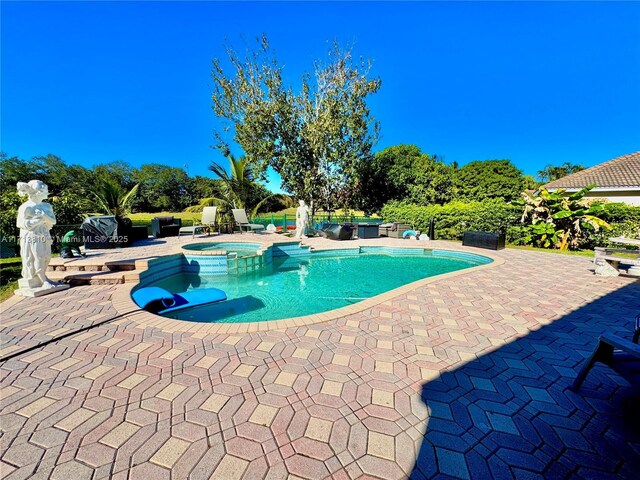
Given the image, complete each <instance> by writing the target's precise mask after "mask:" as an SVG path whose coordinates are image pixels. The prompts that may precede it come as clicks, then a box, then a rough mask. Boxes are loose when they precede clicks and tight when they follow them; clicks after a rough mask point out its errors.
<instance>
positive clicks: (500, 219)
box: [381, 199, 522, 240]
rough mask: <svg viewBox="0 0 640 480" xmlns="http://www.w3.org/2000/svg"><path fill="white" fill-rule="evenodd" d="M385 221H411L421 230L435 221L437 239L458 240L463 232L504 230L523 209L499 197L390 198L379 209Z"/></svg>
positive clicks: (514, 222)
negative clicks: (422, 201)
mask: <svg viewBox="0 0 640 480" xmlns="http://www.w3.org/2000/svg"><path fill="white" fill-rule="evenodd" d="M381 213H382V218H383V219H384V221H385V222H403V223H410V224H411V225H413V227H414V228H415V229H417V230H420V231H421V232H426V231H427V230H428V228H429V221H430V220H431V219H432V218H433V219H434V220H435V222H436V238H439V239H443V240H460V239H462V235H463V234H464V232H466V231H470V230H471V231H479V232H495V233H506V232H507V229H508V228H509V226H512V225H516V224H518V223H519V221H520V216H521V215H522V208H521V207H520V206H518V205H513V204H510V203H505V202H504V201H503V200H501V199H492V200H485V201H483V202H461V201H455V202H451V203H447V204H445V205H429V206H426V207H425V206H420V205H414V204H410V203H404V202H397V201H391V202H389V203H387V204H386V205H385V206H384V207H383V208H382V212H381Z"/></svg>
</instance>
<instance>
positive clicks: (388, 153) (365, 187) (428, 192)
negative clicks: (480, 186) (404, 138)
mask: <svg viewBox="0 0 640 480" xmlns="http://www.w3.org/2000/svg"><path fill="white" fill-rule="evenodd" d="M453 172H454V169H453V167H452V166H449V165H446V164H445V163H443V162H442V161H440V159H439V158H438V157H437V156H436V155H429V154H426V153H422V151H421V150H420V148H418V147H417V146H416V145H396V146H393V147H388V148H385V149H384V150H382V151H380V152H377V153H376V154H375V155H374V157H373V158H372V159H371V160H370V161H363V162H361V163H360V167H359V169H358V207H359V208H361V209H362V210H364V211H365V212H367V213H371V212H379V211H380V209H381V208H382V207H383V206H384V204H385V203H387V202H388V201H390V200H405V201H407V202H409V203H414V204H417V205H429V204H439V205H442V204H443V203H446V202H448V201H450V200H452V198H453V193H454V192H453V182H452V177H453Z"/></svg>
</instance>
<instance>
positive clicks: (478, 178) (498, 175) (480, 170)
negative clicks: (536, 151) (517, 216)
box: [455, 160, 531, 202]
mask: <svg viewBox="0 0 640 480" xmlns="http://www.w3.org/2000/svg"><path fill="white" fill-rule="evenodd" d="M530 183H531V182H530V181H527V180H525V178H524V176H523V175H522V171H521V170H519V169H518V168H516V167H515V166H514V165H513V164H512V163H511V161H509V160H484V161H476V162H471V163H468V164H466V165H465V166H464V167H462V168H459V169H458V170H457V171H456V175H455V186H456V190H457V193H456V197H455V198H456V199H458V200H464V201H478V202H481V201H483V200H488V199H491V198H500V199H502V200H504V201H506V202H511V201H514V200H517V199H519V198H520V194H521V193H522V191H523V190H524V189H525V186H528V185H527V184H530Z"/></svg>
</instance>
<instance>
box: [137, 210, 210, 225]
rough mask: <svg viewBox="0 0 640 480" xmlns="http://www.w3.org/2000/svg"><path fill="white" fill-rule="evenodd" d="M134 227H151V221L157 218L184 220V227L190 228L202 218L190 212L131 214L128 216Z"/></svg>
mask: <svg viewBox="0 0 640 480" xmlns="http://www.w3.org/2000/svg"><path fill="white" fill-rule="evenodd" d="M127 217H129V218H130V219H131V222H133V224H134V225H151V220H153V219H154V218H155V217H176V218H180V219H182V225H183V226H185V227H188V226H190V225H193V222H194V221H196V222H199V221H200V218H201V217H202V215H201V214H199V213H190V212H157V213H131V214H129V215H127Z"/></svg>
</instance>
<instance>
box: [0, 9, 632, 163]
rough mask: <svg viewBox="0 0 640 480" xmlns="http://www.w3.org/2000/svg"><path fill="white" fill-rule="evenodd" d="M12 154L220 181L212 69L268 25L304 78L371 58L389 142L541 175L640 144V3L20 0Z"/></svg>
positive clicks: (7, 73)
mask: <svg viewBox="0 0 640 480" xmlns="http://www.w3.org/2000/svg"><path fill="white" fill-rule="evenodd" d="M0 5H1V7H0V8H1V22H2V25H1V27H2V30H1V40H2V42H1V43H2V47H1V48H2V51H1V54H2V56H1V67H2V71H1V82H2V84H1V87H2V105H1V114H2V117H1V132H0V133H1V145H0V146H1V149H2V150H3V151H5V152H6V153H7V154H8V155H10V156H13V155H16V156H19V157H22V158H30V157H32V156H35V155H44V154H46V153H54V154H56V155H58V156H60V157H62V158H63V159H64V160H66V161H67V162H68V163H77V164H82V165H85V166H92V165H94V164H96V163H103V162H108V161H113V160H125V161H127V162H129V163H131V164H132V165H135V166H138V165H140V164H142V163H149V162H159V163H165V164H168V165H173V166H183V165H185V164H187V165H188V166H189V169H188V170H189V173H190V174H192V175H195V174H204V175H208V170H207V165H208V164H209V163H210V162H211V161H212V160H217V161H222V160H223V159H222V158H221V157H220V155H219V154H218V153H217V151H215V150H213V149H212V148H211V147H210V146H211V145H212V144H213V137H212V130H213V128H214V127H215V125H216V119H215V117H214V115H213V112H212V110H211V98H210V97H211V85H212V82H211V79H210V71H211V60H212V59H213V58H214V57H222V56H224V51H223V45H224V41H225V39H227V40H228V41H229V43H231V44H232V45H234V46H239V47H241V46H242V42H243V40H242V37H243V36H244V37H245V38H247V39H251V38H253V37H255V36H257V35H259V34H261V33H265V34H266V35H267V36H268V38H269V40H270V43H271V45H272V46H273V47H274V48H275V50H276V52H277V55H278V58H279V60H280V61H281V63H283V64H285V74H286V76H287V77H288V79H290V81H291V82H295V83H297V82H298V79H299V77H300V76H301V74H302V73H303V72H304V71H307V70H310V69H311V67H312V62H313V60H314V59H316V58H319V57H322V56H323V55H324V53H325V52H326V49H327V46H328V43H329V42H331V41H332V40H333V39H334V38H336V39H338V41H339V42H341V43H342V44H343V45H345V44H349V45H352V46H353V49H354V52H355V53H356V54H360V55H363V56H365V57H368V58H370V59H372V60H373V62H374V68H373V71H372V73H373V74H374V75H376V76H379V77H381V79H382V88H381V90H380V91H379V92H378V93H377V94H376V95H375V96H374V97H371V101H370V106H371V111H372V113H373V115H374V116H375V117H376V118H377V119H378V120H379V121H380V123H381V128H382V132H381V133H382V137H381V139H380V141H379V143H378V145H377V146H376V150H380V149H382V148H384V147H387V146H390V145H396V144H400V143H415V144H417V145H418V146H420V147H421V148H422V150H423V151H425V152H428V153H434V154H438V155H441V156H444V158H445V161H447V162H452V161H457V162H458V163H459V164H465V163H467V162H469V161H472V160H484V159H492V158H509V159H511V160H512V161H513V162H514V163H515V164H516V165H517V166H518V167H519V168H521V169H522V170H524V171H525V173H530V174H535V172H536V171H537V170H539V169H541V168H543V167H544V166H545V165H546V164H549V163H553V164H560V163H563V162H565V161H569V162H573V163H581V164H583V165H585V166H591V165H594V164H597V163H600V162H602V161H605V160H608V159H611V158H613V157H616V156H619V155H623V154H625V153H630V152H633V151H637V150H640V113H639V112H640V88H639V87H638V85H640V35H639V34H638V25H640V3H638V2H622V3H612V2H606V3H597V2H584V3H581V2H568V3H560V2H537V3H526V2H513V3H508V2H492V3H481V2H447V3H444V2H443V3H426V2H409V3H403V2H393V3H386V2H372V3H370V2H354V3H346V2H344V3H343V2H327V3H324V2H314V3H302V2H280V3H271V2H258V3H251V2H238V3H223V2H69V3H67V2H6V1H3V2H2V3H1V4H0Z"/></svg>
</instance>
